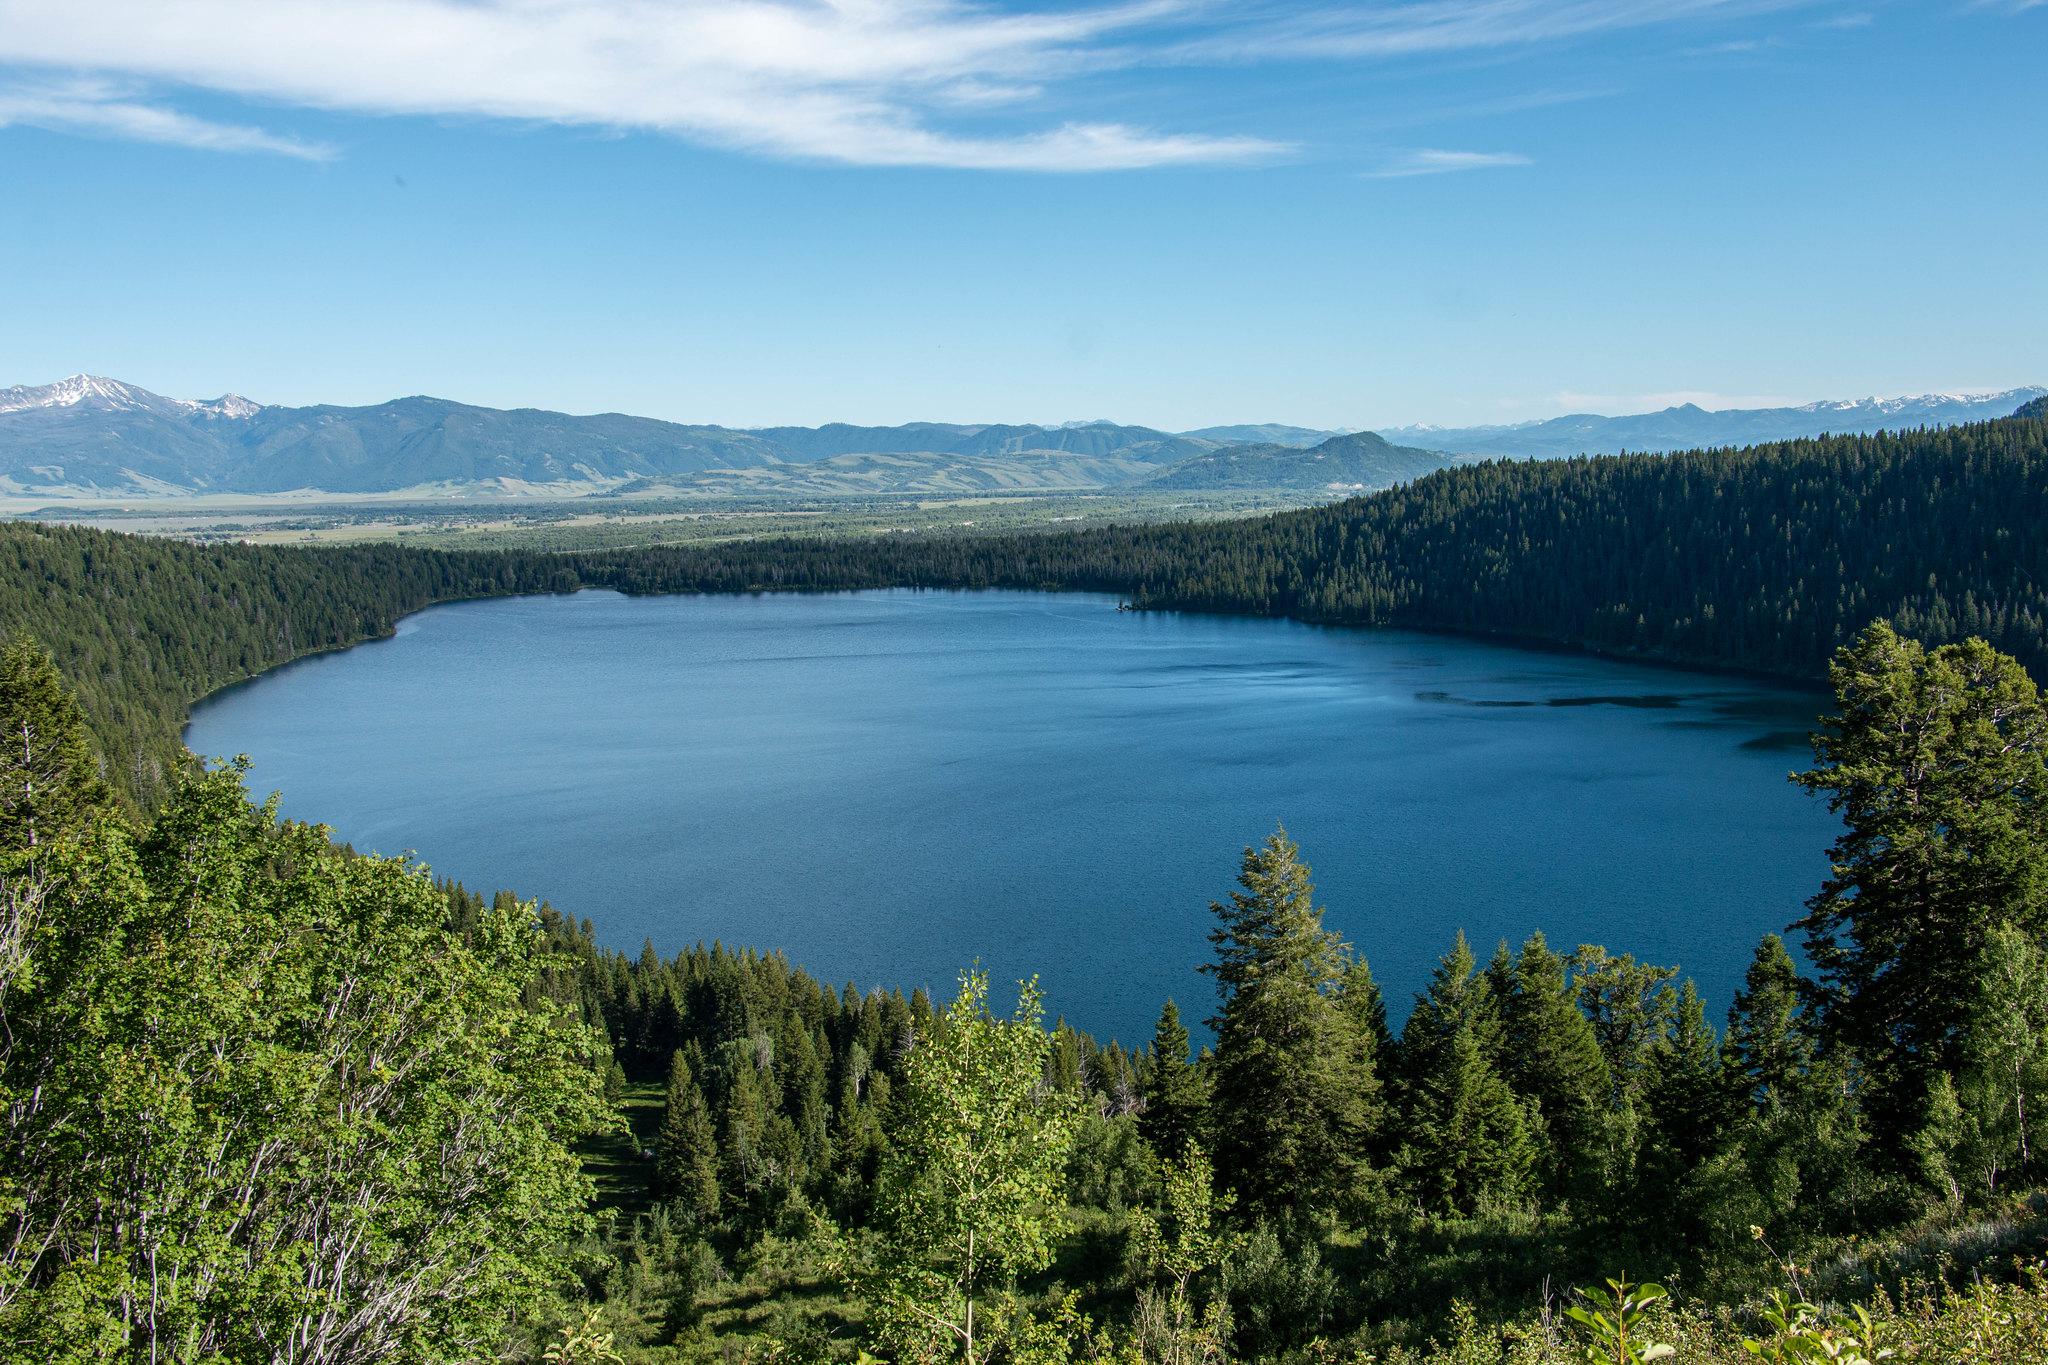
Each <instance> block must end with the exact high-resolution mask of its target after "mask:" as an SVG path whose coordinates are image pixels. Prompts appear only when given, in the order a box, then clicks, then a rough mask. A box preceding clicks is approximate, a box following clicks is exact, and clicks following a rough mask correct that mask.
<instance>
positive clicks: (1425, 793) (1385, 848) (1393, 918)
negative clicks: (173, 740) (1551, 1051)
mask: <svg viewBox="0 0 2048 1365" xmlns="http://www.w3.org/2000/svg"><path fill="white" fill-rule="evenodd" d="M1114 606H1115V604H1114V601H1113V600H1111V599H1108V598H1101V597H1084V596H1047V595H1035V594H1023V593H966V594H954V593H916V592H907V591H906V592H877V593H859V594H847V595H835V596H803V597H798V596H780V597H671V598H640V599H628V598H624V597H620V596H616V595H614V594H610V593H596V592H591V593H581V594H578V595H576V596H573V597H553V598H522V599H514V600H506V601H494V602H479V603H466V604H461V605H456V606H449V607H441V608H436V609H434V610H431V611H428V612H425V613H423V614H421V615H419V616H416V617H413V618H411V619H409V620H407V621H405V622H404V623H403V624H402V625H401V626H400V627H399V632H398V635H397V637H396V638H395V639H392V640H389V641H382V642H378V643H375V644H370V645H365V646H361V647H359V648H356V649H352V650H349V651H346V652H345V653H341V654H335V655H328V656H324V657H320V658H314V659H308V660H305V661H302V662H300V663H297V664H293V665H291V666H289V667H287V668H284V669H282V670H279V671H278V672H276V673H273V674H270V675H268V676H266V677H264V678H261V679H258V680H257V681H256V682H254V683H252V684H250V685H248V686H246V687H242V688H238V689H235V690H233V691H231V692H228V693H226V694H224V695H222V696H220V697H218V698H215V699H214V700H212V701H210V702H208V703H206V704H204V705H202V706H201V707H200V708H199V709H198V711H197V712H196V713H195V715H194V716H193V720H192V726H191V730H190V732H189V733H188V736H187V740H188V742H189V743H190V744H191V746H192V747H193V748H194V749H196V750H198V751H199V752H200V753H202V754H208V755H224V754H234V753H240V752H246V753H249V754H251V755H253V756H254V758H255V769H254V774H253V779H252V781H253V785H254V786H255V788H256V789H257V790H258V791H259V792H261V791H268V790H270V789H272V788H281V789H282V790H283V791H284V809H285V812H286V813H287V814H289V815H292V816H295V817H300V818H304V819H317V820H321V821H325V822H326V823H328V824H330V825H332V826H333V827H334V829H335V831H336V833H337V834H338V835H339V836H340V837H342V838H344V839H347V840H349V841H350V842H352V843H354V844H355V845H356V846H357V847H359V848H366V849H376V850H378V851H381V852H387V853H391V852H399V851H402V850H405V849H413V850H416V851H417V852H418V854H419V856H420V857H422V858H423V859H425V860H426V861H428V862H429V863H431V864H432V865H433V866H434V868H435V869H436V870H437V871H438V872H440V873H442V874H443V875H447V876H453V877H459V878H461V879H462V880H463V881H464V882H466V883H468V884H469V885H470V886H471V887H474V888H479V889H484V890H490V889H494V888H497V887H501V886H502V887H511V888H514V889H516V890H518V891H519V892H520V893H521V894H522V895H527V896H542V897H546V898H548V899H549V900H552V901H553V902H554V903H555V904H556V905H557V906H559V907H561V908H562V909H563V910H565V911H568V912H569V913H572V914H574V915H577V916H579V917H585V916H587V917H590V918H592V919H594V920H595V921H596V923H597V929H598V933H599V936H600V938H601V939H602V940H603V941H604V942H606V943H609V944H612V945H614V946H617V947H620V948H625V949H628V950H636V949H638V947H639V945H640V942H641V940H642V938H643V937H651V938H652V939H653V940H654V942H655V944H656V945H657V946H658V947H660V948H661V949H663V950H664V951H672V950H674V949H676V948H678V947H681V946H682V945H684V944H686V943H690V942H693V941H695V940H697V939H700V938H701V939H707V940H708V939H712V938H719V939H723V940H724V941H726V942H727V943H729V944H752V945H757V946H761V947H778V946H780V947H784V948H786V949H787V950H788V951H789V953H790V955H791V956H792V957H793V958H794V959H795V960H796V961H797V962H798V963H800V964H801V965H803V966H805V967H807V968H809V969H811V970H813V971H814V972H816V973H817V974H819V975H820V976H822V977H824V978H825V979H826V980H827V981H828V982H830V983H834V984H837V983H841V982H844V981H846V980H848V979H852V980H854V981H856V982H858V983H860V984H861V985H862V986H863V987H865V986H868V985H872V984H876V983H887V984H897V985H902V986H904V987H906V988H908V987H910V986H913V985H917V984H926V985H929V986H931V987H933V988H934V989H935V990H946V989H949V988H950V984H951V980H952V977H953V975H954V974H955V972H956V971H957V969H958V968H959V967H960V966H962V965H964V964H966V963H968V962H970V961H972V960H973V959H976V958H979V959H981V961H982V962H983V963H985V964H986V965H987V966H988V967H989V968H990V969H991V971H992V972H993V973H995V974H996V975H997V976H998V978H1004V977H1014V976H1016V975H1019V974H1022V973H1027V972H1034V971H1035V972H1037V973H1039V974H1040V975H1041V976H1042V978H1043V980H1044V982H1045V985H1046V987H1047V990H1048V992H1049V995H1050V1000H1051V1005H1052V1008H1053V1009H1055V1010H1057V1011H1061V1012H1063V1013H1065V1014H1066V1015H1067V1016H1068V1017H1069V1018H1071V1019H1072V1020H1073V1021H1074V1022H1076V1023H1077V1024H1080V1025H1083V1026H1087V1027H1090V1028H1094V1029H1096V1030H1098V1031H1099V1032H1103V1033H1115V1034H1118V1035H1120V1036H1122V1037H1124V1038H1125V1039H1127V1040H1128V1039H1137V1040H1142V1039H1143V1038H1144V1037H1146V1036H1149V1033H1150V1028H1151V1021H1152V1018H1153V1016H1154V1015H1155V1014H1156V1013H1157V1011H1158V1008H1159V1004H1160V1002H1161V1001H1162V1000H1163V999H1164V998H1165V997H1166V996H1168V995H1173V996H1175V997H1177V998H1178V999H1179V1000H1180V1002H1181V1003H1182V1005H1183V1007H1184V1008H1185V1009H1187V1010H1188V1012H1189V1013H1190V1014H1191V1015H1193V1016H1195V1017H1200V1016H1201V1015H1204V1014H1206V1013H1208V1011H1209V1009H1210V1006H1211V1003H1212V1000H1213V995H1212V991H1211V987H1210V986H1209V983H1208V981H1207V978H1204V977H1200V976H1198V975H1196V973H1195V966H1196V964H1197V963H1199V962H1201V961H1203V960H1204V959H1205V958H1206V956H1207V954H1208V943H1207V940H1206V938H1205V935H1206V934H1207V932H1208V929H1209V923H1210V917H1209V915H1208V912H1207V905H1208V902H1209V901H1210V900H1211V899H1213V898H1216V897H1219V896H1221V895H1222V894H1223V893H1224V892H1226V891H1228V890H1229V889H1230V888H1231V885H1232V877H1233V875H1234V873H1235V870H1236V866H1237V858H1238V853H1239V850H1240V849H1241V848H1242V846H1243V845H1244V844H1245V843H1246V842H1248V841H1252V840H1256V839H1259V838H1262V837H1263V836H1264V835H1265V834H1266V833H1267V832H1268V831H1270V830H1271V829H1272V827H1273V825H1274V822H1275V821H1277V820H1285V821H1286V823H1287V825H1288V828H1289V829H1290V830H1291V831H1292V832H1293V833H1294V835H1295V836H1296V837H1297V838H1298V839H1299V840H1300V841H1301V842H1302V844H1303V846H1304V849H1305V850H1306V854H1307V856H1308V858H1309V860H1310V861H1311V862H1312V863H1313V864H1314V866H1315V871H1316V881H1317V883H1318V886H1319V888H1320V891H1321V898H1322V899H1323V900H1324V901H1325V902H1326V903H1327V904H1328V906H1329V922H1330V923H1331V925H1332V926H1333V927H1335V928H1337V929H1338V930H1340V931H1341V932H1342V933H1343V934H1344V935H1345V936H1346V937H1348V938H1350V939H1351V940H1352V941H1353V942H1355V943H1356V944H1357V945H1358V947H1359V948H1360V949H1361V950H1362V951H1363V952H1365V953H1366V954H1367V955H1368V956H1369V957H1370V958H1371V960H1372V963H1373V967H1374V969H1375V970H1376V971H1377V972H1378V973H1379V975H1380V979H1381V982H1382V983H1383V985H1384V986H1385V987H1386V988H1387V992H1388V998H1389V1003H1390V1005H1391V1007H1392V1009H1393V1012H1394V1014H1395V1016H1396V1018H1397V1019H1398V1018H1400V1017H1402V1016H1404V1015H1405V1014H1406V1012H1407V1004H1408V1000H1409V998H1410V996H1411V994H1412V992H1414V991H1415V990H1417V989H1418V988H1420V986H1421V985H1422V984H1423V982H1424V981H1425V979H1426V977H1427V974H1428V971H1429V968H1430V966H1431V964H1432V963H1433V961H1434V960H1435V958H1436V957H1437V956H1438V955H1439V954H1441V953H1442V952H1443V951H1444V950H1445V948H1446V947H1448V945H1449V942H1450V938H1451V934H1452V931H1453V930H1455V929H1457V928H1459V927H1460V926H1462V927H1463V928H1464V929H1465V930H1466V931H1467V933H1468V934H1469V935H1470V936H1471V938H1472V939H1473V941H1474V945H1475V949H1476V951H1478V952H1479V953H1480V955H1481V956H1482V957H1483V956H1484V955H1485V954H1486V952H1487V951H1489V950H1490V949H1491V947H1492V945H1493V943H1494V942H1495V941H1496V940H1498V939H1500V938H1501V937H1503V936H1505V937H1507V938H1509V939H1511V940H1514V941H1517V942H1519V941H1520V940H1521V939H1522V938H1523V937H1524V936H1525V935H1527V934H1528V933H1529V932H1530V931H1531V930H1533V929H1542V930H1543V931H1544V932H1545V933H1547V934H1548V935H1549V936H1550V938H1551V940H1552V942H1553V944H1555V945H1557V946H1560V947H1566V948H1568V947H1569V946H1571V945H1573V944H1577V943H1580V942H1599V943H1605V944H1607V945H1608V946H1609V947H1611V948H1614V949H1616V950H1618V951H1620V950H1626V951H1632V952H1634V953H1636V954H1637V955H1638V956H1640V957H1646V958H1649V959H1653V960H1656V961H1661V962H1668V963H1675V964H1679V965H1682V966H1683V967H1684V968H1685V970H1687V971H1688V972H1690V973H1692V974H1693V975H1695V976H1696V977H1697V978H1698V979H1699V982H1700V985H1701V987H1702V989H1703V990H1704V991H1705V992H1706V993H1707V995H1708V999H1709V1001H1710V1004H1711V1006H1712V1008H1713V1009H1714V1010H1715V1011H1716V1012H1717V1013H1718V1012H1719V1011H1720V1010H1721V1009H1724V1008H1725V1006H1726V1003H1727V1001H1728V999H1729V997H1730V995H1731V994H1732V992H1733V990H1734V986H1735V984H1736V982H1737V980H1738V979H1739V977H1740V974H1741V970H1742V967H1743V965H1744V963H1745V962H1746V960H1747V958H1748V954H1749V951H1750V949H1751V947H1752V946H1753V945H1754V943H1755V941H1756V938H1757V936H1758V935H1759V934H1761V933H1763V932H1764V931H1766V930H1769V929H1778V928H1782V927H1783V926H1784V925H1785V924H1786V923H1787V922H1789V921H1790V920H1791V919H1792V918H1794V917H1795V916H1796V915H1797V914H1798V913H1799V910H1800V902H1801V900H1802V899H1803V898H1804V897H1805V896H1807V895H1808V894H1810V893H1811V891H1812V890H1813V888H1814V886H1815V885H1816V884H1817V883H1818V881H1819V879H1820V877H1821V876H1822V875H1823V873H1824V871H1825V859H1824V857H1823V849H1824V848H1825V847H1826V844H1827V842H1828V839H1829V837H1830V830H1831V822H1830V818H1829V817H1828V815H1827V813H1826V811H1825V810H1824V808H1822V807H1821V806H1820V805H1818V804H1817V803H1815V802H1813V801H1811V800H1809V799H1808V798H1807V797H1806V796H1804V795H1803V794H1801V793H1800V792H1798V791H1796V790H1795V789H1794V788H1793V787H1792V786H1791V785H1790V784H1789V783H1788V782H1786V780H1785V774H1786V773H1787V772H1788V771H1789V770H1790V769H1792V768H1794V767H1797V766H1801V765H1802V763H1803V762H1804V759H1805V754H1804V752H1803V749H1802V747H1801V746H1800V745H1799V744H1798V742H1797V737H1798V736H1799V734H1800V733H1801V732H1802V731H1803V730H1804V728H1805V727H1806V726H1807V725H1808V723H1809V722H1810V720H1811V718H1812V717H1813V716H1815V715H1817V714H1818V713H1819V712H1820V711H1821V709H1823V699H1822V698H1821V697H1819V696H1818V695H1817V694H1808V693H1799V692H1790V691H1783V690H1778V689H1774V688H1772V687H1769V686H1767V685H1761V684H1757V683H1752V682H1749V681H1745V680H1741V679H1730V678H1724V677H1713V676H1706V675H1698V674H1689V673H1680V672H1672V671H1667V670H1662V669H1652V668H1644V667H1637V666H1633V665H1627V664H1617V663H1611V662H1606V661H1602V660H1598V659H1593V658H1589V657H1582V656H1576V655H1563V654H1543V653H1533V652H1527V651H1522V650H1516V649H1509V648H1502V647H1496V646H1491V645H1486V644H1480V643H1474V642H1470V641H1465V640H1458V639H1452V638H1443V637H1435V636H1423V635H1414V634H1407V633H1401V632H1391V631H1363V630H1335V629H1321V628H1317V627H1312V626H1304V625H1299V624H1295V623H1292V622H1286V621H1265V620H1250V619H1243V618H1231V617H1213V616H1180V615H1164V614H1151V613H1129V612H1125V613H1119V612H1117V611H1116V610H1114Z"/></svg>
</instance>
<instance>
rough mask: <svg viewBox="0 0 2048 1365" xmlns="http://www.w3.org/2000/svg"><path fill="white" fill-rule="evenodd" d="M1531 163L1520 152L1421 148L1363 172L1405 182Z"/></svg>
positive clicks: (1375, 178) (1376, 176)
mask: <svg viewBox="0 0 2048 1365" xmlns="http://www.w3.org/2000/svg"><path fill="white" fill-rule="evenodd" d="M1534 164H1535V163H1534V162H1532V161H1531V160H1530V159H1529V158H1528V157H1526V156H1523V155H1522V154H1521V153H1520V152H1449V151H1443V150H1441V149H1439V148H1434V147H1424V148H1420V149H1418V150H1416V151H1412V152H1403V153H1401V155H1399V156H1397V157H1395V158H1394V159H1393V160H1391V161H1389V162H1387V164H1385V165H1384V166H1381V167H1380V168H1379V169H1378V170H1372V171H1367V172H1366V173H1365V175H1366V178H1367V179H1369V180H1405V179H1407V178H1408V177H1410V176H1417V175H1450V174H1453V173H1455V172H1458V171H1486V170H1495V169H1498V168H1500V167H1503V166H1531V165H1534Z"/></svg>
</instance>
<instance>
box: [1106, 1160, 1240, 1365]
mask: <svg viewBox="0 0 2048 1365" xmlns="http://www.w3.org/2000/svg"><path fill="white" fill-rule="evenodd" d="M1160 1184H1161V1191H1160V1211H1159V1213H1158V1214H1157V1215H1155V1214H1153V1213H1152V1212H1151V1211H1150V1210H1149V1209H1144V1208H1139V1209H1136V1210H1133V1211H1132V1214H1131V1245H1132V1253H1133V1259H1134V1260H1135V1261H1136V1262H1137V1264H1138V1267H1139V1269H1140V1270H1141V1271H1142V1272H1143V1273H1144V1274H1146V1275H1147V1276H1150V1277H1151V1278H1152V1279H1154V1281H1155V1282H1156V1287H1155V1285H1141V1286H1140V1287H1139V1290H1138V1309H1137V1314H1136V1324H1135V1325H1136V1328H1137V1335H1138V1338H1139V1352H1140V1354H1141V1355H1142V1356H1143V1357H1144V1359H1145V1360H1146V1361H1148V1362H1158V1365H1218V1363H1220V1362H1222V1361H1224V1360H1227V1359H1228V1356H1229V1347H1230V1304H1229V1300H1228V1298H1227V1297H1226V1296H1224V1295H1222V1294H1216V1295H1213V1296H1212V1297H1211V1298H1210V1299H1209V1300H1208V1302H1207V1303H1206V1304H1200V1305H1198V1304H1197V1301H1196V1299H1197V1296H1196V1289H1195V1281H1196V1278H1197V1277H1198V1276H1207V1275H1213V1274H1215V1273H1216V1272H1218V1271H1221V1270H1222V1269H1223V1267H1224V1263H1225V1261H1226V1260H1227V1259H1228V1257H1229V1255H1230V1251H1231V1248H1232V1246H1233V1245H1234V1243H1235V1239H1234V1238H1233V1237H1232V1236H1231V1234H1230V1233H1229V1232H1228V1231H1227V1230H1225V1228H1224V1227H1223V1218H1224V1216H1225V1215H1226V1214H1228V1213H1229V1211H1230V1206H1231V1203H1232V1199H1231V1196H1230V1195H1229V1193H1227V1192H1226V1193H1224V1194H1222V1195H1220V1196H1219V1195H1218V1194H1217V1193H1216V1189H1215V1168H1214V1167H1213V1166H1212V1165H1211V1164H1210V1162H1209V1158H1208V1157H1207V1156H1206V1155H1205V1154H1204V1153H1203V1151H1202V1149H1201V1148H1200V1147H1199V1146H1198V1145H1196V1144H1195V1143H1193V1142H1189V1143H1188V1144H1187V1145H1186V1146H1185V1147H1183V1148H1182V1150H1181V1154H1180V1156H1179V1157H1178V1158H1177V1159H1173V1160H1168V1161H1164V1162H1162V1163H1161V1165H1160Z"/></svg>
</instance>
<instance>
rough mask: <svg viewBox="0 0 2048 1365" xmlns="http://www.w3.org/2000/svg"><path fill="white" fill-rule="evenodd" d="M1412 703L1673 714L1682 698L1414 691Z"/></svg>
mask: <svg viewBox="0 0 2048 1365" xmlns="http://www.w3.org/2000/svg"><path fill="white" fill-rule="evenodd" d="M1415 700H1417V701H1428V702H1439V703H1442V704H1444V705H1448V706H1477V707H1485V708H1520V707H1525V706H1624V707H1628V708H1630V709H1631V710H1640V711H1674V710H1676V709H1678V708H1679V707H1680V706H1683V705H1684V704H1685V699H1684V698H1683V697H1676V696H1672V695H1669V694H1668V693H1663V692H1652V693H1644V694H1640V695H1619V696H1602V697H1545V698H1543V699H1542V700H1541V701H1533V700H1529V699H1526V698H1505V699H1503V698H1497V697H1459V696H1453V695H1452V694H1451V693H1449V692H1417V693H1416V694H1415Z"/></svg>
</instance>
